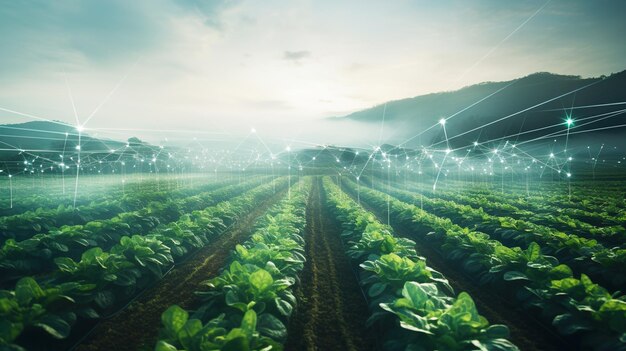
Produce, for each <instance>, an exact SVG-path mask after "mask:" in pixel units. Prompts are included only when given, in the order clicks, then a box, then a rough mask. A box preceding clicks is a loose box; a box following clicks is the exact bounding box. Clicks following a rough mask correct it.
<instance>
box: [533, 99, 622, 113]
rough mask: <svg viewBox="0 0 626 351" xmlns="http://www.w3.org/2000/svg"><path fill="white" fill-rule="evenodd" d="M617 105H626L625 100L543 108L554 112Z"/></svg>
mask: <svg viewBox="0 0 626 351" xmlns="http://www.w3.org/2000/svg"><path fill="white" fill-rule="evenodd" d="M615 105H626V102H625V101H621V102H610V103H606V104H596V105H585V106H572V107H571V108H567V107H564V108H553V109H549V110H542V111H545V112H553V111H565V110H570V111H573V110H578V109H587V108H594V107H605V106H615Z"/></svg>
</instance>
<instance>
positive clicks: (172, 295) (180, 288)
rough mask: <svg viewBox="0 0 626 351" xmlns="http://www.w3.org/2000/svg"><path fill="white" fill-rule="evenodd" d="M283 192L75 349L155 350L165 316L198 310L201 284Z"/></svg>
mask: <svg viewBox="0 0 626 351" xmlns="http://www.w3.org/2000/svg"><path fill="white" fill-rule="evenodd" d="M284 193H285V192H284V191H281V192H279V193H277V194H276V195H274V196H273V197H270V198H268V199H267V201H265V202H263V203H261V204H259V206H257V207H255V209H254V211H252V212H251V213H249V214H248V215H247V216H246V217H244V218H243V219H241V220H239V221H238V222H237V223H236V224H235V225H234V226H233V227H232V228H230V229H229V230H227V231H226V232H224V233H223V234H222V235H221V236H220V237H219V238H217V239H216V240H215V241H214V242H213V243H211V244H209V245H207V246H205V247H204V248H202V249H200V250H199V251H197V252H196V253H195V254H194V255H193V257H191V258H189V259H188V260H187V261H185V262H184V263H182V264H180V265H179V266H176V267H175V268H174V269H173V270H172V271H171V272H170V273H169V274H167V275H166V276H165V277H164V278H163V279H162V280H161V281H160V282H159V283H158V284H157V285H156V286H154V287H153V288H151V289H149V290H147V291H146V292H145V293H144V294H142V295H141V296H139V297H138V298H137V299H136V300H135V301H133V302H132V303H131V304H130V305H129V306H128V307H127V308H126V309H124V310H123V311H121V312H120V313H119V314H117V315H116V316H114V317H112V318H110V319H107V320H104V321H102V322H101V323H100V324H98V325H97V326H96V327H95V329H94V330H93V332H92V333H91V334H90V336H89V337H88V338H86V339H85V340H84V341H83V342H82V343H80V344H79V345H78V346H77V347H76V348H75V349H74V350H77V351H99V350H118V351H122V350H128V351H137V350H153V349H154V344H155V342H156V339H157V337H158V334H159V330H160V329H161V313H163V311H165V310H166V309H167V308H168V307H169V306H171V305H174V304H176V305H179V306H181V307H182V308H184V309H193V308H195V307H197V304H198V300H197V298H196V296H195V294H194V292H195V291H196V290H198V287H199V286H200V284H201V283H202V282H203V281H205V280H208V279H210V278H211V277H214V276H216V275H217V274H218V273H219V270H220V269H221V268H222V267H223V266H224V265H225V264H226V261H227V259H228V256H229V255H230V252H231V249H232V248H234V247H235V245H236V244H239V243H241V242H243V241H245V239H247V237H248V236H249V235H250V234H251V231H252V230H253V228H254V223H255V221H256V219H257V218H258V217H259V216H261V215H263V214H264V213H265V212H266V211H267V209H268V208H269V207H270V206H271V205H273V204H274V203H276V202H277V201H278V200H279V199H280V198H282V197H283V196H284Z"/></svg>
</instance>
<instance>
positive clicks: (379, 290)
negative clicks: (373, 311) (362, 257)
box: [367, 283, 387, 297]
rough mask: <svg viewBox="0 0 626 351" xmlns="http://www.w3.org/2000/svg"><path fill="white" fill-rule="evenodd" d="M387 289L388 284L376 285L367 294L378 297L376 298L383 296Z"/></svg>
mask: <svg viewBox="0 0 626 351" xmlns="http://www.w3.org/2000/svg"><path fill="white" fill-rule="evenodd" d="M386 288H387V284H385V283H374V284H372V286H370V288H369V289H368V290H367V294H368V295H369V296H370V297H376V296H378V295H380V294H382V293H383V291H385V289H386Z"/></svg>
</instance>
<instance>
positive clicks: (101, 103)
mask: <svg viewBox="0 0 626 351" xmlns="http://www.w3.org/2000/svg"><path fill="white" fill-rule="evenodd" d="M140 59H141V58H138V59H137V61H135V63H134V64H133V66H132V67H131V68H130V70H129V71H128V73H126V74H125V75H124V77H122V79H121V80H120V81H119V82H118V83H117V84H116V85H115V87H114V88H113V90H111V91H110V92H109V94H108V95H107V96H106V97H105V98H104V100H102V102H100V104H99V105H98V106H97V107H96V108H95V110H93V112H92V113H91V114H90V115H89V117H87V119H86V120H85V122H84V123H83V125H86V124H87V122H89V121H90V120H91V118H92V117H93V116H94V115H95V114H96V113H97V112H98V110H100V108H101V107H102V106H103V105H104V104H106V103H107V101H109V99H110V98H111V96H113V94H115V92H116V91H117V89H118V88H119V87H120V86H121V85H122V83H124V81H125V80H126V78H127V77H128V75H129V74H130V72H132V71H133V69H135V67H136V66H137V64H138V63H139V60H140Z"/></svg>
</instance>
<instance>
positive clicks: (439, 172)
mask: <svg viewBox="0 0 626 351" xmlns="http://www.w3.org/2000/svg"><path fill="white" fill-rule="evenodd" d="M447 157H448V153H447V152H446V154H445V155H444V156H443V161H441V165H440V166H439V169H438V171H437V177H436V178H435V183H434V184H433V191H436V190H437V182H438V181H439V175H440V174H441V170H442V169H443V165H444V164H445V163H446V158H447Z"/></svg>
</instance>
